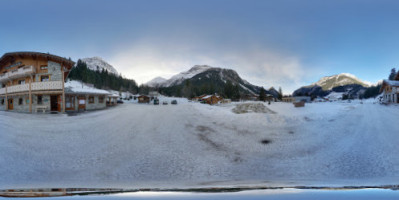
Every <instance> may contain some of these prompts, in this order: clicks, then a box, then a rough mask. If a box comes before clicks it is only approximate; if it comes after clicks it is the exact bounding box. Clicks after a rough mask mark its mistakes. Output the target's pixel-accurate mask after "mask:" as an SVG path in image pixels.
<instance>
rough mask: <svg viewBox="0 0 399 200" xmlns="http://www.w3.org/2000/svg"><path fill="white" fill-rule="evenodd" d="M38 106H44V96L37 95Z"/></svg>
mask: <svg viewBox="0 0 399 200" xmlns="http://www.w3.org/2000/svg"><path fill="white" fill-rule="evenodd" d="M37 104H43V97H42V95H37Z"/></svg>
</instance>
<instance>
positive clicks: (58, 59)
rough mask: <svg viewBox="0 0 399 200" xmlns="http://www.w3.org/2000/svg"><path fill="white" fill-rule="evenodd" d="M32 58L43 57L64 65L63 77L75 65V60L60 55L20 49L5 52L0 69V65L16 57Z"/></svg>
mask: <svg viewBox="0 0 399 200" xmlns="http://www.w3.org/2000/svg"><path fill="white" fill-rule="evenodd" d="M27 57H30V58H33V59H40V58H42V59H43V58H44V59H47V60H50V61H53V62H57V63H59V64H61V66H63V67H65V68H66V70H64V77H65V78H66V76H67V75H68V73H69V71H70V70H71V69H72V67H73V66H74V65H75V62H73V61H72V60H70V59H67V58H63V57H60V56H56V55H52V54H49V53H40V52H32V51H21V52H9V53H5V54H4V55H3V56H2V57H1V58H0V69H1V67H2V66H4V65H5V64H6V63H9V62H12V61H13V60H15V59H16V58H27Z"/></svg>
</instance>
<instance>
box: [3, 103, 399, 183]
mask: <svg viewBox="0 0 399 200" xmlns="http://www.w3.org/2000/svg"><path fill="white" fill-rule="evenodd" d="M161 102H162V100H161ZM265 105H266V106H267V108H268V109H270V110H272V111H274V112H275V113H270V112H266V113H245V114H235V113H233V112H232V109H233V108H234V107H235V104H227V105H223V106H209V105H203V104H199V103H194V102H184V101H179V104H178V105H170V104H169V105H158V106H155V105H148V104H145V105H141V104H136V103H125V104H122V105H118V106H117V107H113V108H110V109H106V110H101V111H95V112H87V113H82V114H78V115H76V116H69V115H66V114H58V115H50V114H22V113H13V112H0V189H8V188H38V187H85V188H87V187H102V188H110V187H118V188H146V187H147V188H148V187H150V188H156V187H160V188H176V187H180V188H181V187H206V186H215V185H217V186H220V185H240V186H242V185H244V186H251V185H269V186H276V185H278V186H286V185H319V186H320V185H328V186H342V185H352V186H354V185H386V184H398V180H399V148H398V146H399V123H398V120H399V107H398V106H392V105H391V106H383V105H379V104H372V103H364V104H360V103H358V102H352V103H338V102H334V103H312V104H306V106H305V107H304V108H294V106H293V105H292V104H288V103H272V104H271V105H267V104H265ZM268 109H267V110H268Z"/></svg>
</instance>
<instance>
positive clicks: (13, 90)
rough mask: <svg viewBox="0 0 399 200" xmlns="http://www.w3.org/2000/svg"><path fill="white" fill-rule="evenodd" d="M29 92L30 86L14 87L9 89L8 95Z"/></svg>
mask: <svg viewBox="0 0 399 200" xmlns="http://www.w3.org/2000/svg"><path fill="white" fill-rule="evenodd" d="M27 91H29V84H24V85H13V86H9V87H7V93H17V92H27Z"/></svg>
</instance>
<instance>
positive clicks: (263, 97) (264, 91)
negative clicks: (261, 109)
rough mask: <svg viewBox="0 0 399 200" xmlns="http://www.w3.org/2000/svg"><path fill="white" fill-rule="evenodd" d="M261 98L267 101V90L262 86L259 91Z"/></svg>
mask: <svg viewBox="0 0 399 200" xmlns="http://www.w3.org/2000/svg"><path fill="white" fill-rule="evenodd" d="M259 100H260V101H263V102H264V101H266V90H265V88H263V87H261V88H260V91H259Z"/></svg>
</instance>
